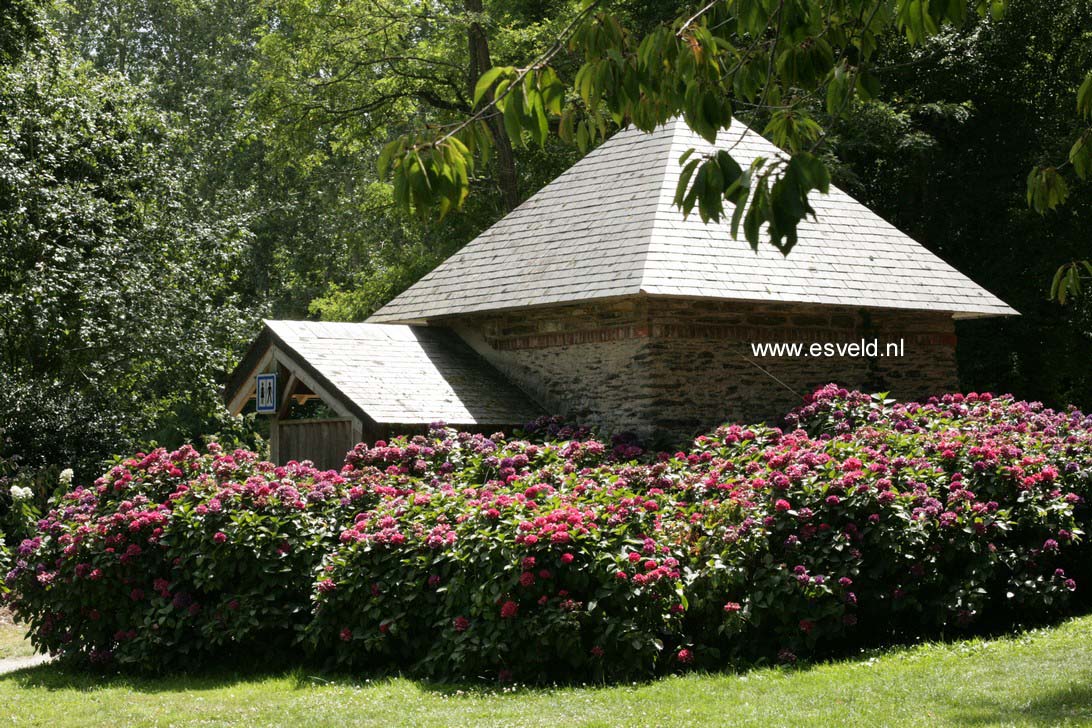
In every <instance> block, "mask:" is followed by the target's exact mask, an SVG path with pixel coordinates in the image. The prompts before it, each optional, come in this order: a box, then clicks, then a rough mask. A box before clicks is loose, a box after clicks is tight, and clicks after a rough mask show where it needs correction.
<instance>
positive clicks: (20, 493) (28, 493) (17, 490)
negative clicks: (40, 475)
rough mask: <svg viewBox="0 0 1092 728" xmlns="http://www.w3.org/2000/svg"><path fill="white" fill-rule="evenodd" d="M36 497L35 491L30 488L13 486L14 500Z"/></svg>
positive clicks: (12, 494) (12, 497)
mask: <svg viewBox="0 0 1092 728" xmlns="http://www.w3.org/2000/svg"><path fill="white" fill-rule="evenodd" d="M33 497H34V491H33V490H31V489H30V488H21V487H19V486H18V485H13V486H11V499H12V500H13V501H25V500H30V499H31V498H33Z"/></svg>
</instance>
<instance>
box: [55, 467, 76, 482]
mask: <svg viewBox="0 0 1092 728" xmlns="http://www.w3.org/2000/svg"><path fill="white" fill-rule="evenodd" d="M75 476H76V474H75V473H73V472H72V468H65V469H64V470H62V471H61V474H60V475H58V476H57V477H58V478H59V479H60V481H61V485H72V478H74V477H75Z"/></svg>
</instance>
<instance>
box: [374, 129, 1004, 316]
mask: <svg viewBox="0 0 1092 728" xmlns="http://www.w3.org/2000/svg"><path fill="white" fill-rule="evenodd" d="M690 148H695V149H696V150H697V152H699V153H708V152H711V151H713V150H715V149H727V150H729V151H730V153H731V154H732V156H733V157H734V158H735V159H736V161H737V162H738V163H739V164H740V165H741V166H743V167H744V168H746V167H747V166H748V165H749V164H750V163H751V161H752V160H753V159H754V158H755V157H758V156H763V157H767V158H769V157H772V156H774V155H778V154H781V152H780V151H779V150H778V149H777V147H775V146H774V145H773V144H771V143H770V142H769V141H767V140H766V139H764V138H763V137H762V136H760V135H759V134H757V133H755V132H753V131H751V130H750V129H748V128H747V127H745V126H744V125H743V124H742V123H741V122H738V121H736V122H734V123H733V124H732V127H731V128H730V129H729V130H727V131H724V132H721V135H720V136H719V137H718V139H717V144H716V145H712V144H709V143H708V142H706V141H705V140H704V139H702V138H701V137H699V136H698V135H697V134H695V133H694V132H693V131H691V130H690V128H689V127H687V126H686V124H685V123H684V122H682V121H681V120H674V121H671V122H668V123H667V124H666V125H664V126H663V127H660V128H659V129H657V130H656V131H655V132H653V133H651V134H646V133H643V132H641V131H638V130H635V129H626V130H623V131H620V132H618V133H617V134H615V135H614V136H613V137H611V138H610V139H609V140H607V141H606V142H605V143H603V144H602V145H601V146H599V147H598V148H597V149H595V150H594V151H592V152H591V153H589V154H588V155H587V156H586V157H584V158H583V159H582V160H580V161H579V162H577V163H576V164H575V165H573V166H572V167H571V168H570V169H569V170H568V171H566V172H565V173H564V174H562V175H561V176H559V177H558V178H557V179H555V180H554V181H553V182H551V183H550V184H548V185H546V186H545V187H544V188H543V189H542V190H540V191H539V192H538V193H537V194H535V195H533V196H532V197H531V198H530V199H528V200H527V201H526V202H524V203H523V204H522V205H520V206H519V207H518V208H516V209H515V210H513V211H512V212H511V213H509V214H508V215H507V216H506V217H504V218H503V219H501V220H500V221H499V222H497V223H496V224H495V225H493V226H492V227H491V228H489V229H488V230H486V231H485V232H484V233H482V234H481V235H480V236H478V237H477V238H476V239H474V240H473V241H471V242H470V243H468V244H467V245H466V246H465V247H464V248H463V249H462V250H461V251H459V252H458V253H456V254H455V255H453V256H451V257H450V258H448V259H447V260H446V261H444V262H443V263H442V264H440V265H439V266H438V267H437V268H435V269H434V270H433V271H432V272H431V273H429V274H428V275H426V276H425V277H423V278H422V279H421V280H420V281H418V282H417V283H416V284H414V285H413V286H411V287H410V288H409V289H408V290H406V291H405V292H404V293H402V294H401V295H400V296H398V297H397V298H395V299H394V300H393V301H391V302H390V303H388V304H387V305H386V306H384V307H383V308H382V309H380V310H379V311H378V312H377V313H376V314H375V315H374V316H372V318H371V319H369V321H373V322H402V323H411V322H413V323H419V322H423V321H426V320H428V319H438V318H444V317H451V316H460V315H465V314H471V313H477V312H485V311H497V310H510V309H519V308H526V307H530V306H540V305H546V304H562V303H571V302H579V301H586V300H589V299H597V298H614V297H619V296H632V295H641V294H647V295H654V296H679V297H688V298H692V297H697V298H713V299H720V300H741V301H778V302H802V303H817V304H830V305H843V306H854V307H870V308H896V309H911V310H922V311H937V312H944V313H950V314H953V315H955V316H959V317H974V316H996V315H1011V314H1015V313H1016V312H1015V311H1014V310H1013V309H1011V308H1010V307H1009V306H1007V305H1006V304H1005V303H1004V302H1003V301H1001V300H999V299H998V298H997V297H995V296H994V295H992V294H991V293H989V292H988V291H986V290H985V289H983V288H982V287H980V286H978V285H977V284H976V283H974V282H973V281H972V280H970V279H969V278H967V277H966V276H964V275H963V274H962V273H960V272H959V271H957V270H955V269H954V268H952V267H951V266H950V265H948V264H947V263H945V262H944V261H943V260H941V259H940V258H939V257H937V256H936V255H934V254H933V253H931V252H930V251H929V250H927V249H926V248H925V247H924V246H922V245H921V244H920V243H918V242H916V241H915V240H913V239H912V238H910V237H909V236H907V235H906V234H904V233H902V232H901V231H899V230H898V229H897V228H895V227H894V226H892V225H891V224H889V223H888V222H886V221H885V220H884V219H882V218H881V217H880V216H878V215H877V214H875V213H874V212H872V211H871V210H869V209H868V208H867V207H865V206H864V205H862V204H861V203H859V202H857V201H856V200H854V199H853V198H852V197H850V196H849V195H847V194H846V193H845V192H842V191H841V190H839V189H837V188H834V187H832V188H831V190H830V193H829V194H827V195H821V194H818V193H813V194H812V197H811V202H812V206H813V207H814V208H815V211H816V218H815V219H814V220H813V219H810V218H809V219H807V220H805V221H803V222H801V223H800V226H799V228H798V236H799V238H798V239H799V242H798V243H797V245H796V247H795V248H794V249H793V250H792V252H791V253H790V254H789V256H788V257H785V256H782V255H781V253H780V252H778V251H777V250H776V249H775V248H774V247H773V246H771V245H766V244H763V245H760V246H759V249H758V251H757V252H755V251H753V250H752V249H751V248H750V246H749V245H748V244H747V242H746V241H744V240H742V239H739V240H737V239H733V238H732V236H731V232H730V229H729V225H728V223H726V222H725V223H720V224H708V225H706V224H703V223H702V222H701V219H700V217H699V216H698V215H697V213H696V212H695V213H693V214H692V215H691V216H690V217H689V218H688V219H684V218H683V215H682V212H681V211H680V210H678V209H677V208H676V207H675V206H674V205H673V204H672V200H673V198H674V195H675V187H676V184H677V182H678V179H679V174H680V170H681V167H680V166H679V157H680V156H681V155H682V154H683V153H684V152H685V151H686V150H687V149H690Z"/></svg>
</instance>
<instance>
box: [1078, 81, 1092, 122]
mask: <svg viewBox="0 0 1092 728" xmlns="http://www.w3.org/2000/svg"><path fill="white" fill-rule="evenodd" d="M1077 114H1078V115H1079V116H1081V117H1082V118H1085V119H1092V71H1089V72H1088V75H1087V76H1085V77H1084V83H1082V84H1081V87H1080V88H1079V89H1078V90H1077Z"/></svg>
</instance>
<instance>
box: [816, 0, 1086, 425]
mask: <svg viewBox="0 0 1092 728" xmlns="http://www.w3.org/2000/svg"><path fill="white" fill-rule="evenodd" d="M1090 26H1092V5H1090V4H1089V3H1087V2H1085V0H1059V2H1056V3H1051V4H1050V5H1049V6H1044V5H1043V4H1042V3H1039V2H1036V1H1035V0H1013V1H1012V2H1011V3H1010V5H1009V7H1008V10H1007V11H1006V13H1005V14H1004V16H1003V17H1001V18H999V19H987V20H983V21H979V22H975V23H970V24H968V25H967V26H966V27H964V28H961V29H950V30H949V31H947V32H945V33H942V34H939V35H938V36H936V37H934V38H933V39H931V40H930V41H929V42H928V43H926V44H924V45H921V46H911V45H910V44H908V43H904V42H901V41H898V40H897V39H895V40H892V41H890V42H887V43H885V44H884V46H883V47H881V48H880V49H879V52H878V56H877V58H876V72H877V75H878V76H879V78H880V79H881V81H882V94H881V97H880V98H877V99H874V100H872V101H869V102H867V103H858V104H855V105H853V106H852V107H850V108H849V109H848V110H847V113H846V114H845V116H844V117H843V118H842V119H839V120H837V121H834V122H831V123H828V124H827V125H826V130H827V136H826V138H825V145H824V149H825V156H824V159H825V161H826V162H827V163H828V165H829V166H830V167H831V170H832V176H833V179H834V181H835V182H836V183H837V184H838V185H839V186H840V187H841V188H842V189H845V190H846V191H848V192H850V193H851V194H853V195H854V196H855V197H857V198H858V199H860V200H861V201H863V202H865V203H866V204H867V205H869V206H870V207H871V208H873V209H875V210H876V211H877V212H879V213H880V214H881V215H883V216H884V217H885V218H886V219H888V220H890V221H891V222H892V223H894V224H895V225H896V226H898V227H899V228H900V229H902V230H905V231H906V232H907V233H909V234H910V235H911V236H912V237H914V238H915V239H917V240H919V241H921V242H922V243H924V244H925V245H926V246H927V247H928V248H929V249H930V250H932V251H933V252H935V253H937V254H938V255H940V256H941V257H942V258H944V259H945V260H947V261H949V262H950V263H951V264H952V265H954V266H955V267H956V268H958V269H959V270H961V271H965V272H966V273H967V274H969V275H970V276H971V277H972V278H974V279H975V280H976V281H978V282H979V283H980V284H982V285H983V286H985V287H986V288H987V289H989V290H990V291H992V292H993V293H995V294H997V295H998V296H1000V297H1001V298H1002V299H1003V300H1005V301H1006V302H1008V303H1009V304H1010V305H1012V306H1013V307H1014V308H1015V309H1016V310H1018V311H1019V312H1020V314H1021V315H1020V316H1019V317H1016V318H1003V319H998V318H994V319H983V320H969V321H960V322H957V331H958V334H959V342H960V346H959V348H958V354H959V365H960V375H961V386H962V387H963V388H964V389H965V390H967V391H972V390H973V391H982V390H988V391H994V392H1007V391H1013V392H1017V393H1019V395H1020V396H1021V397H1026V398H1028V399H1038V400H1042V401H1045V402H1048V403H1050V404H1051V405H1058V406H1061V405H1065V404H1069V403H1077V404H1079V405H1084V406H1085V407H1087V406H1088V405H1089V403H1092V369H1090V368H1089V366H1088V362H1089V361H1090V360H1092V301H1090V300H1088V299H1087V297H1086V298H1084V299H1080V300H1073V301H1069V302H1067V305H1066V306H1058V305H1057V304H1056V303H1052V302H1051V301H1049V300H1048V298H1049V292H1050V283H1051V278H1052V275H1053V273H1054V271H1055V270H1056V269H1057V267H1058V264H1059V261H1064V260H1069V259H1074V260H1080V259H1083V258H1088V257H1089V255H1090V254H1092V238H1090V237H1089V235H1088V232H1087V231H1088V230H1089V229H1090V228H1092V195H1090V194H1089V192H1090V191H1092V185H1090V183H1089V182H1085V181H1082V180H1080V179H1079V178H1077V179H1073V180H1072V186H1071V195H1070V199H1069V200H1068V202H1067V204H1066V205H1065V206H1064V207H1059V208H1058V209H1057V210H1056V211H1054V212H1052V213H1049V214H1046V215H1040V214H1037V213H1036V212H1035V211H1033V210H1032V209H1030V208H1029V207H1028V204H1027V199H1026V192H1025V179H1026V177H1027V174H1028V170H1029V169H1030V168H1032V167H1033V166H1035V165H1037V164H1040V163H1042V162H1043V160H1050V159H1055V158H1057V157H1058V156H1059V154H1062V155H1064V154H1065V153H1066V151H1067V150H1068V149H1069V147H1070V146H1071V144H1072V139H1073V137H1074V135H1075V133H1077V132H1076V130H1078V129H1079V120H1078V119H1077V118H1076V117H1075V116H1074V114H1073V111H1072V110H1073V106H1072V99H1073V94H1074V92H1075V89H1076V88H1077V87H1078V86H1079V85H1080V84H1081V82H1082V79H1083V77H1084V75H1085V69H1087V68H1089V67H1090V66H1092V36H1090V35H1088V34H1087V32H1086V29H1087V28H1088V27H1090Z"/></svg>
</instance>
